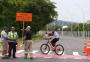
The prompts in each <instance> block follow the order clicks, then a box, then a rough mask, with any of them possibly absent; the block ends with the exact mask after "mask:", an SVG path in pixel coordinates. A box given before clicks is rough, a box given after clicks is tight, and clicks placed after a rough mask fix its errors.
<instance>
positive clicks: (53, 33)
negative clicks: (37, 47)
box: [51, 31, 60, 47]
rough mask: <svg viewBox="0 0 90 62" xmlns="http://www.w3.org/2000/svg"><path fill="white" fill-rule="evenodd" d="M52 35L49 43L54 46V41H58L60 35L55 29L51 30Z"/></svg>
mask: <svg viewBox="0 0 90 62" xmlns="http://www.w3.org/2000/svg"><path fill="white" fill-rule="evenodd" d="M52 35H53V38H52V41H51V44H52V46H53V47H54V46H55V44H56V42H57V41H59V37H60V36H59V34H58V33H57V32H56V31H53V32H52Z"/></svg>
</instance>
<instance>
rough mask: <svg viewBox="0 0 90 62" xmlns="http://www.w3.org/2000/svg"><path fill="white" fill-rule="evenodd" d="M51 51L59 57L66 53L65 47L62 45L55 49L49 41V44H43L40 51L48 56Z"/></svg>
mask: <svg viewBox="0 0 90 62" xmlns="http://www.w3.org/2000/svg"><path fill="white" fill-rule="evenodd" d="M53 48H54V50H53ZM51 49H52V51H54V52H55V53H56V54H57V55H62V54H63V53H64V47H63V46H62V45H61V44H56V45H55V47H53V46H52V44H51V42H49V40H48V41H47V43H44V44H42V45H41V47H40V51H41V53H43V54H48V53H49V52H50V50H51Z"/></svg>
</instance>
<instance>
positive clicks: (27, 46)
mask: <svg viewBox="0 0 90 62" xmlns="http://www.w3.org/2000/svg"><path fill="white" fill-rule="evenodd" d="M24 39H25V42H24V43H25V59H27V57H28V53H29V55H30V59H33V57H32V53H31V52H32V37H31V27H30V26H27V27H26V29H25V33H24Z"/></svg>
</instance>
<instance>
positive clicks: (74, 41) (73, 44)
mask: <svg viewBox="0 0 90 62" xmlns="http://www.w3.org/2000/svg"><path fill="white" fill-rule="evenodd" d="M43 43H46V40H40V42H37V43H33V56H34V59H33V60H31V59H29V58H28V59H27V60H26V59H23V56H24V55H23V53H24V50H23V48H21V49H20V50H18V51H17V56H18V58H17V59H12V58H11V59H0V62H30V61H32V62H90V57H87V56H85V54H84V53H83V43H84V39H83V38H77V37H76V38H75V37H65V36H63V37H61V38H60V41H58V43H60V44H62V45H63V46H64V49H65V52H64V54H63V55H62V56H57V55H56V54H55V53H54V52H52V51H51V52H50V53H49V54H48V55H43V54H42V53H41V52H40V45H41V44H43Z"/></svg>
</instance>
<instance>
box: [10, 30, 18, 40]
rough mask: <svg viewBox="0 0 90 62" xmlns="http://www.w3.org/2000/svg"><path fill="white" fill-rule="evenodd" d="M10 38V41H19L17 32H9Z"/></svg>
mask: <svg viewBox="0 0 90 62" xmlns="http://www.w3.org/2000/svg"><path fill="white" fill-rule="evenodd" d="M9 38H10V39H17V32H12V31H11V32H9Z"/></svg>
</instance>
